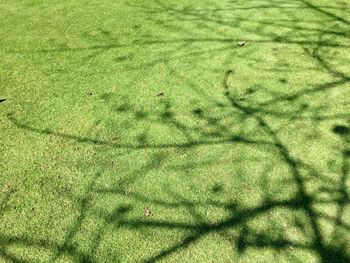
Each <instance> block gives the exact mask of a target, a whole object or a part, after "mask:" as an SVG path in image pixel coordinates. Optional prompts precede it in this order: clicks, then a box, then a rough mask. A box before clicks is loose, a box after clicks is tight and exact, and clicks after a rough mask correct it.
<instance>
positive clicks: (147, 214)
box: [143, 207, 152, 217]
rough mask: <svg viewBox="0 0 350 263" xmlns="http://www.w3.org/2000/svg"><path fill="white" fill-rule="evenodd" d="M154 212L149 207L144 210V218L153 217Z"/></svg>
mask: <svg viewBox="0 0 350 263" xmlns="http://www.w3.org/2000/svg"><path fill="white" fill-rule="evenodd" d="M151 213H152V211H151V210H150V209H149V208H148V207H145V208H144V209H143V216H144V217H149V216H150V215H151Z"/></svg>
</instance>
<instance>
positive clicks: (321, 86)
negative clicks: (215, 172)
mask: <svg viewBox="0 0 350 263" xmlns="http://www.w3.org/2000/svg"><path fill="white" fill-rule="evenodd" d="M288 4H290V3H289V2H285V1H280V2H276V1H272V2H271V1H268V2H267V1H250V3H249V4H247V6H242V7H236V6H235V5H236V2H234V1H232V2H230V3H229V4H228V5H227V6H228V7H225V8H222V7H221V5H220V4H216V6H215V5H214V6H213V7H211V8H205V9H200V8H196V7H192V6H190V5H188V6H179V7H178V6H177V5H176V4H174V5H172V4H166V3H163V2H160V1H155V4H154V5H153V6H154V7H149V6H142V5H138V6H132V7H133V8H137V9H139V10H141V11H142V12H144V13H147V14H153V15H154V17H151V18H150V20H152V21H153V22H154V23H155V24H157V25H159V26H160V27H163V28H164V30H169V31H171V32H174V31H175V32H177V33H178V34H179V35H181V36H183V35H191V34H190V33H191V31H190V29H188V28H187V27H185V26H184V27H181V26H179V25H178V24H177V23H175V22H178V21H182V22H183V23H185V24H188V23H191V24H192V25H193V28H194V30H200V29H201V28H205V30H208V31H210V32H212V34H211V35H210V36H208V37H195V36H193V37H188V38H183V37H182V38H174V37H171V36H169V37H161V36H158V35H154V36H152V37H149V38H145V39H141V40H139V41H136V42H135V43H132V44H131V46H132V45H133V44H137V45H141V46H143V47H147V48H149V49H150V50H153V49H157V48H159V49H160V50H161V52H162V54H161V56H155V58H151V59H149V60H148V61H146V62H145V63H133V62H130V61H129V58H130V57H126V55H125V56H124V55H122V56H118V57H117V58H116V63H120V64H123V65H125V66H126V67H125V68H126V69H125V70H127V71H137V70H140V69H141V68H144V67H153V66H155V65H159V64H164V65H166V66H167V68H168V70H169V71H170V72H172V74H173V75H174V76H179V75H180V73H178V72H177V70H176V67H175V66H173V65H171V63H172V62H174V61H177V60H180V61H181V60H185V59H197V56H198V57H200V58H201V56H202V54H203V53H205V55H206V56H212V57H215V56H217V55H218V54H222V53H228V55H227V58H226V59H227V61H231V60H232V58H234V57H235V56H242V57H243V58H246V59H247V60H248V61H250V62H251V61H254V59H256V58H254V54H253V55H251V54H249V51H244V49H245V47H244V48H243V49H241V50H243V51H242V52H238V51H237V49H238V47H237V46H233V45H232V43H233V42H236V41H238V40H239V39H238V38H236V37H228V36H226V35H225V34H223V36H222V34H221V33H222V32H217V30H216V29H215V27H216V26H223V27H228V28H229V30H235V29H237V28H238V29H240V30H242V31H246V32H247V34H248V33H254V34H257V35H258V36H259V37H260V38H258V39H254V38H251V39H250V38H247V39H246V41H247V46H249V44H250V43H252V44H254V45H265V44H273V45H280V44H283V45H286V46H293V47H296V48H298V52H296V54H297V55H299V56H305V57H306V58H307V61H308V62H310V63H312V67H313V68H312V72H316V73H314V74H321V73H322V74H325V75H326V76H327V79H326V80H320V81H317V82H316V83H315V82H313V83H311V84H307V85H302V84H301V87H300V88H299V87H295V90H292V91H290V90H283V89H281V90H277V91H273V90H270V89H269V87H267V86H262V87H240V86H238V85H236V84H234V83H236V82H235V79H236V76H237V75H238V74H239V73H237V71H239V69H238V70H237V69H236V68H234V69H231V67H226V64H225V65H224V66H225V67H226V68H225V69H224V70H222V68H219V69H215V70H217V71H218V72H219V75H220V83H219V84H218V86H219V88H218V90H219V93H220V94H221V95H220V96H218V97H217V98H213V97H211V96H209V95H208V93H206V92H205V91H204V92H203V90H204V89H203V88H202V87H201V85H202V84H200V83H198V82H197V81H196V80H192V79H189V80H186V83H187V85H188V88H189V89H191V91H193V93H195V94H196V95H198V97H199V98H200V99H201V100H202V101H203V102H204V106H198V105H192V106H191V108H190V109H189V110H187V111H186V112H183V111H181V110H182V109H178V107H177V105H176V104H175V103H173V102H172V101H171V100H170V99H167V98H166V96H162V97H161V100H159V105H161V106H162V107H161V110H155V109H154V110H142V111H140V110H135V108H133V107H130V106H129V105H128V102H127V101H122V102H120V101H119V102H118V103H119V106H118V107H117V109H116V111H117V112H118V114H120V115H127V116H132V117H131V118H132V120H133V121H134V122H135V123H139V122H145V123H146V124H147V125H145V126H147V127H153V126H155V127H159V126H161V127H165V128H167V129H168V130H169V131H171V132H172V133H174V134H175V133H176V134H179V136H178V137H176V138H181V139H178V140H177V141H176V142H173V141H171V140H168V141H166V140H163V141H161V140H156V139H154V138H153V139H151V140H150V139H149V136H150V135H149V134H148V130H147V129H144V130H143V131H142V132H141V133H140V134H138V136H137V138H136V139H135V140H134V141H133V142H132V143H128V142H123V141H121V142H115V141H113V140H108V139H94V138H90V137H88V136H85V137H83V136H78V135H75V134H67V133H62V132H59V131H56V130H54V129H50V128H42V127H35V126H34V125H31V124H30V123H29V124H28V123H26V122H24V121H23V120H21V119H20V118H19V117H17V116H16V114H9V115H8V116H7V119H8V121H9V122H11V123H12V125H13V126H16V127H17V128H19V129H22V130H24V131H26V132H32V133H36V134H40V135H42V136H53V137H57V138H63V139H65V140H67V141H73V142H78V143H81V144H83V145H86V144H88V145H92V146H94V147H96V148H98V147H99V148H103V150H104V151H107V152H108V151H113V150H128V151H130V152H142V151H150V152H149V158H148V159H147V161H146V163H144V164H143V165H140V166H138V167H136V169H134V170H132V171H131V172H127V173H126V175H124V176H123V177H122V178H119V179H118V180H117V182H116V183H115V185H113V186H110V187H103V186H101V185H99V184H97V181H98V180H99V178H100V176H101V174H103V172H104V171H99V172H97V173H96V174H95V177H94V178H92V179H91V183H90V184H89V186H88V187H87V188H86V193H85V196H84V198H82V199H81V200H80V201H79V203H78V210H79V211H80V213H79V216H78V217H77V218H76V222H75V224H73V225H72V226H71V228H70V230H69V231H67V234H66V236H65V239H64V242H63V243H62V244H52V243H49V242H48V240H29V239H27V238H21V237H16V238H15V237H9V236H5V235H2V236H1V237H0V240H1V244H2V245H1V246H0V255H1V256H2V257H4V258H5V259H9V260H12V261H14V262H30V261H26V260H22V259H20V258H17V257H16V256H14V255H11V254H9V253H8V252H7V250H6V249H7V247H8V246H10V245H12V244H23V245H25V246H29V247H33V248H34V247H44V248H47V249H49V250H52V251H53V253H52V258H51V259H52V262H54V261H55V260H57V259H59V257H60V256H61V255H62V254H64V253H68V254H70V255H71V256H72V257H73V258H74V259H75V260H76V261H78V262H94V261H95V260H94V253H95V251H96V250H97V249H98V245H99V243H100V242H101V239H102V238H103V235H102V233H103V231H104V228H107V227H110V226H116V227H123V228H126V229H129V230H131V231H139V230H142V231H143V230H149V229H151V230H155V231H162V230H169V231H174V232H176V231H183V232H184V233H185V234H184V236H183V237H182V238H180V239H179V240H177V242H174V243H173V244H163V247H162V248H160V249H158V251H156V252H155V253H154V254H151V255H145V256H144V258H143V260H142V262H156V261H160V260H167V258H168V257H169V256H171V255H175V254H176V253H179V252H180V251H184V250H188V249H191V247H192V246H195V245H196V244H197V243H198V242H200V240H203V239H204V238H206V237H207V236H210V235H217V236H218V237H219V238H220V240H224V241H225V242H227V243H228V244H229V245H230V247H232V250H233V251H235V252H237V253H238V254H239V255H244V254H245V252H246V251H253V250H255V251H266V250H272V251H273V252H274V253H276V254H278V255H279V256H280V257H281V258H283V259H284V260H285V261H289V262H297V261H298V260H301V258H302V257H300V256H299V254H298V253H300V252H305V253H309V254H310V255H312V256H313V257H314V258H316V260H318V261H319V262H324V263H326V262H350V252H349V250H350V248H349V242H350V240H349V236H350V233H349V232H350V224H349V222H348V220H346V219H344V215H345V214H346V213H345V212H346V211H347V210H348V209H349V206H348V204H349V199H350V198H349V193H348V192H349V189H348V183H349V156H350V154H349V151H350V150H349V140H350V138H349V133H350V128H349V120H350V113H349V112H346V111H345V112H338V111H335V112H334V111H329V104H322V103H320V100H321V99H325V98H327V97H328V96H329V94H330V93H331V92H332V91H333V90H337V91H338V92H339V93H341V92H342V89H343V88H344V87H348V84H349V82H350V76H349V74H348V73H347V72H346V70H340V69H339V67H338V66H335V63H336V62H337V60H339V61H340V62H341V63H348V62H349V61H348V60H347V58H341V57H340V56H335V57H331V58H329V54H328V53H329V52H330V50H334V49H335V50H343V49H345V50H347V51H348V49H349V47H350V46H349V45H348V44H347V43H348V42H346V41H348V40H349V33H348V31H347V29H348V25H349V21H348V20H347V19H344V18H342V17H340V16H339V15H337V14H336V13H333V11H334V10H335V12H337V8H336V7H334V8H333V7H330V6H320V5H315V4H312V3H311V2H310V1H306V0H305V1H304V0H302V1H297V2H296V3H293V5H292V6H285V5H288ZM271 9H273V10H281V12H282V11H283V12H286V14H285V16H290V19H286V18H285V16H283V17H282V18H281V19H280V20H278V21H277V20H276V21H274V20H273V19H267V20H263V21H261V20H254V19H253V18H252V17H250V16H247V17H242V16H240V17H239V16H238V15H237V16H235V15H236V13H237V10H241V11H242V10H245V11H247V12H257V11H260V10H271ZM338 9H340V8H338ZM300 10H304V11H305V10H308V11H309V12H312V13H313V12H315V13H320V14H321V15H322V16H321V17H327V18H329V19H330V20H331V21H333V22H338V23H341V24H342V25H343V26H344V28H345V29H343V28H341V29H339V28H336V29H333V28H326V27H325V28H319V27H318V28H314V27H313V25H314V24H315V23H316V24H317V23H318V22H312V21H311V22H310V21H308V20H307V18H305V19H304V20H303V19H301V18H300V17H295V14H294V13H295V12H298V11H300ZM231 13H232V14H233V15H228V14H231ZM248 14H250V13H248ZM164 15H165V16H166V17H167V20H166V21H164V19H163V20H162V19H161V18H162V16H164ZM174 21H175V22H174ZM308 23H309V24H310V25H308ZM281 27H282V28H286V29H288V34H285V35H278V36H276V35H274V33H271V28H272V29H273V28H281ZM330 36H331V37H332V39H330ZM315 38H316V40H315ZM197 44H202V45H204V47H196V45H197ZM209 45H213V46H211V47H209ZM164 46H166V47H168V49H164ZM90 48H91V49H93V50H95V49H99V50H101V52H103V51H104V50H110V49H114V48H119V46H117V45H116V44H115V45H114V44H111V45H107V46H100V45H94V46H92V47H90ZM248 48H249V47H248ZM179 50H182V51H185V52H184V53H182V54H176V55H174V53H176V52H174V51H179ZM66 51H69V52H80V51H82V50H81V49H80V48H79V47H77V48H72V49H69V50H67V49H64V48H63V49H60V50H56V49H52V50H51V49H50V50H42V51H41V52H66ZM235 52H237V53H235ZM245 52H247V53H245ZM96 55H97V56H98V55H99V54H96ZM131 57H132V56H131ZM164 57H166V59H165V58H164ZM200 58H199V59H198V61H200ZM89 59H91V57H90V58H89ZM228 64H230V63H228ZM257 64H258V65H260V64H264V63H260V64H259V63H258V62H257ZM299 66H300V65H299ZM278 69H280V66H276V67H272V68H270V69H260V71H261V72H267V71H268V70H278ZM307 70H310V66H300V67H299V68H298V67H297V66H295V67H294V66H291V67H286V68H285V69H283V71H284V72H286V73H288V74H293V73H291V72H294V71H297V72H303V71H307ZM208 71H210V70H208ZM301 81H307V80H301ZM279 82H280V83H279V84H280V85H289V84H290V83H289V82H288V80H287V78H285V77H284V76H282V78H279ZM312 96H315V99H312ZM163 97H165V98H163ZM101 99H102V100H103V101H105V103H106V104H107V105H108V106H109V107H111V108H113V107H115V101H113V98H109V96H108V94H105V96H103V98H101ZM109 103H110V104H109ZM335 106H336V107H339V108H344V105H335ZM330 121H332V126H329V125H330ZM324 126H327V128H328V130H327V131H325V128H324ZM325 138H328V140H327V141H325ZM323 140H324V141H323ZM155 141H156V142H155ZM314 145H317V146H319V147H321V146H322V147H323V148H322V149H323V150H324V151H325V152H326V154H328V155H329V156H327V158H328V159H332V158H334V159H336V160H337V161H339V162H340V163H341V166H340V169H337V170H336V172H333V173H331V172H330V169H326V168H322V165H323V162H322V163H317V158H315V157H310V158H309V155H310V153H308V152H306V153H305V152H304V151H308V147H313V146H314ZM223 146H224V147H227V148H224V149H225V151H226V152H227V153H226V154H228V155H229V156H231V155H230V153H229V150H230V148H234V147H239V149H240V150H241V151H242V152H243V151H244V150H245V151H247V152H249V154H250V155H249V156H243V157H242V158H241V160H239V158H237V159H238V160H234V161H235V163H234V165H235V166H239V167H243V168H244V167H249V166H253V165H254V163H255V162H259V163H264V169H262V170H256V171H255V170H248V172H247V171H245V170H244V169H243V168H241V169H242V172H240V174H239V176H240V177H243V178H244V177H249V176H250V175H252V174H251V173H253V171H254V173H255V174H253V175H254V176H255V177H256V178H257V179H256V180H257V181H256V182H254V183H253V185H251V186H249V187H251V188H252V190H251V192H249V189H248V188H249V187H247V192H248V193H252V194H256V195H259V197H260V196H262V197H261V200H260V201H257V202H256V203H252V204H251V205H250V206H249V205H247V204H246V203H244V200H233V199H232V201H227V200H226V201H222V200H220V201H217V199H216V198H217V196H219V195H224V196H227V197H234V196H235V193H234V191H233V189H230V188H229V187H228V186H226V185H223V183H222V182H212V187H211V188H210V189H209V190H208V192H210V194H211V196H210V198H205V199H203V201H198V200H194V199H193V197H192V196H190V195H186V194H183V193H179V192H178V191H177V189H176V188H175V189H167V191H166V192H167V194H168V196H170V197H172V199H164V198H161V197H159V196H157V195H156V194H154V195H152V193H143V192H140V191H131V190H130V187H132V186H133V185H137V184H138V182H139V181H140V180H142V178H143V177H144V176H146V175H147V174H149V173H151V172H152V171H155V170H156V171H157V170H159V169H160V168H161V167H162V166H163V165H165V166H167V169H169V170H176V171H180V172H184V173H186V172H187V171H193V170H195V169H197V168H203V167H211V166H213V167H216V165H222V164H221V163H220V158H219V156H218V157H217V158H212V159H210V160H208V161H206V160H201V161H199V162H196V161H194V160H192V159H189V161H188V162H186V161H185V160H181V161H179V164H177V165H172V166H171V165H169V163H171V160H170V157H171V156H170V157H169V155H166V154H164V152H162V151H165V150H169V149H170V150H174V152H175V153H173V155H174V156H176V157H177V158H179V156H180V155H181V154H180V152H181V151H182V150H185V151H189V152H190V153H189V155H190V154H193V151H195V150H198V149H199V148H201V147H211V148H210V149H214V147H223ZM206 149H209V148H206ZM235 149H237V148H235ZM254 151H258V152H259V155H258V154H255V152H254ZM330 155H334V156H330ZM215 157H216V156H215ZM233 157H235V156H234V155H232V158H233ZM315 162H316V163H315ZM265 163H266V164H265ZM228 165H229V164H228ZM280 173H283V174H284V176H285V177H283V178H282V179H279V178H278V176H279V175H280ZM234 176H236V175H235V174H234V173H232V177H234ZM259 178H263V179H261V181H259V180H260V179H259ZM258 179H259V180H258ZM286 189H288V191H287V190H286ZM280 192H282V194H281V193H280ZM283 192H288V195H286V196H284V195H283ZM248 193H247V195H248ZM97 195H103V196H112V197H127V198H128V199H129V200H131V202H142V203H145V204H150V205H151V206H154V207H162V208H166V209H169V210H171V211H175V212H176V211H177V210H179V209H183V210H185V211H186V213H187V214H188V215H189V216H188V219H189V220H187V221H181V220H178V219H176V217H172V216H169V218H168V219H164V218H163V219H158V218H157V217H156V216H155V217H151V218H149V219H147V220H145V219H144V218H141V217H140V218H137V217H129V216H128V215H129V213H132V211H133V210H134V207H133V206H132V205H130V204H129V203H127V202H124V203H122V204H120V205H119V206H117V207H115V209H114V210H113V211H112V212H111V213H108V212H105V211H96V210H97V209H96V210H94V208H93V204H90V202H91V200H92V199H93V198H94V197H96V196H97ZM9 198H10V197H9ZM9 198H8V199H9ZM248 199H249V198H248ZM169 200H170V201H169ZM249 200H250V199H249ZM5 202H7V199H6V200H5ZM324 206H331V207H336V208H337V209H336V212H335V213H333V214H332V213H329V212H328V210H327V209H323V207H324ZM203 209H208V210H211V209H213V210H214V211H218V210H219V211H221V213H222V214H225V215H227V216H226V217H220V218H219V219H217V220H213V219H211V218H209V217H207V216H206V215H203V212H202V211H203ZM91 210H92V211H93V212H94V213H95V214H96V216H97V217H98V218H100V219H101V220H102V221H103V224H102V226H101V228H100V229H99V231H97V232H98V233H97V234H96V235H95V236H94V237H93V239H94V242H93V243H94V244H95V245H94V246H93V247H92V248H91V249H90V252H89V253H88V254H84V253H81V252H80V251H79V248H78V247H76V245H74V243H73V242H72V239H73V238H74V237H75V236H76V234H77V232H78V231H79V229H80V228H81V225H82V222H83V221H84V218H85V215H86V212H88V211H91ZM5 212H6V211H5ZM256 222H258V223H256ZM259 224H260V225H261V226H262V227H260V228H259V227H258V226H259ZM324 225H327V227H325V226H324ZM329 228H331V229H332V231H331V233H330V231H329Z"/></svg>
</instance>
